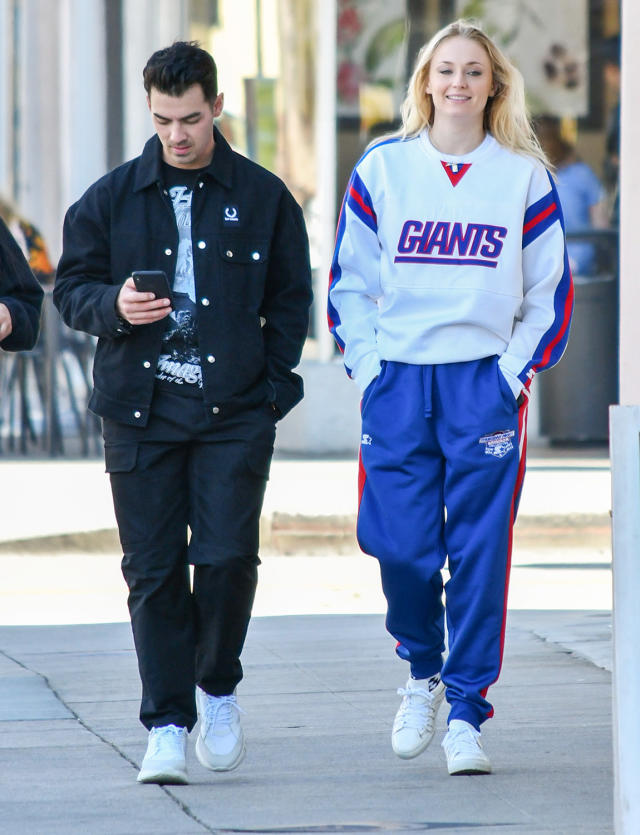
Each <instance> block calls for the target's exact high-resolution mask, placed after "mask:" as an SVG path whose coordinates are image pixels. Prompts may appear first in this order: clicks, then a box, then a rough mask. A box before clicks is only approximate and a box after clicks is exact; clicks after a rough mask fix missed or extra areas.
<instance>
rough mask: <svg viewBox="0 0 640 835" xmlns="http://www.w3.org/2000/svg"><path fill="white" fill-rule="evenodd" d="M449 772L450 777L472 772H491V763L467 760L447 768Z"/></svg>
mask: <svg viewBox="0 0 640 835" xmlns="http://www.w3.org/2000/svg"><path fill="white" fill-rule="evenodd" d="M448 770H449V774H450V775H451V776H452V777H461V776H465V775H472V774H491V765H490V764H489V763H482V762H467V763H461V764H460V765H457V766H453V768H449V769H448Z"/></svg>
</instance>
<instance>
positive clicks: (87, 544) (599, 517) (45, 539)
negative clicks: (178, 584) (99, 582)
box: [0, 512, 611, 555]
mask: <svg viewBox="0 0 640 835" xmlns="http://www.w3.org/2000/svg"><path fill="white" fill-rule="evenodd" d="M355 531H356V517H355V515H348V514H347V515H342V516H340V515H328V516H308V515H303V514H290V513H278V512H274V513H271V514H263V516H262V517H261V519H260V547H261V550H262V551H264V552H265V553H276V554H283V555H287V554H288V555H292V554H300V553H304V554H326V553H331V554H346V553H349V554H350V553H353V552H354V550H356V551H357V550H358V545H357V542H356V534H355ZM514 539H515V540H516V544H517V545H519V546H521V547H542V546H547V547H549V546H553V545H558V546H563V547H568V546H569V547H570V546H579V545H592V546H594V547H607V546H608V545H609V544H610V541H611V520H610V517H609V515H608V514H576V513H569V514H566V515H548V516H520V517H519V518H518V521H517V524H516V527H515V531H514ZM114 551H116V552H119V551H120V541H119V539H118V532H117V530H116V529H115V528H105V529H101V530H95V531H73V532H69V533H63V534H52V535H44V536H34V537H29V538H25V539H17V540H5V541H0V554H7V553H11V554H15V553H29V554H47V553H53V554H56V553H62V552H87V553H113V552H114Z"/></svg>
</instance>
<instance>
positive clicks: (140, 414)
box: [133, 411, 142, 418]
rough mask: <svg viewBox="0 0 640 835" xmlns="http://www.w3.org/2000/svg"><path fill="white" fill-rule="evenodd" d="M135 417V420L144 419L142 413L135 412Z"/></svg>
mask: <svg viewBox="0 0 640 835" xmlns="http://www.w3.org/2000/svg"><path fill="white" fill-rule="evenodd" d="M133 416H134V418H139V417H142V412H138V411H135V412H134V413H133Z"/></svg>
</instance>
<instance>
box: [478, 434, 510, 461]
mask: <svg viewBox="0 0 640 835" xmlns="http://www.w3.org/2000/svg"><path fill="white" fill-rule="evenodd" d="M515 434H516V433H515V431H514V430H513V429H507V430H505V431H504V432H494V433H493V435H484V436H483V437H482V438H480V440H479V441H478V443H479V444H484V454H485V455H493V456H494V458H504V457H505V455H506V454H507V453H509V452H511V450H512V449H513V444H512V442H511V438H513V436H514V435H515Z"/></svg>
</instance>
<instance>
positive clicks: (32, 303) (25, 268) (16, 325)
mask: <svg viewBox="0 0 640 835" xmlns="http://www.w3.org/2000/svg"><path fill="white" fill-rule="evenodd" d="M43 295H44V293H43V291H42V288H41V287H40V285H39V284H38V282H37V281H36V279H35V278H34V276H33V273H32V272H31V270H30V269H29V265H28V264H27V262H26V261H25V259H24V255H23V254H22V252H21V251H20V247H19V246H18V244H17V243H16V241H15V239H14V237H13V235H12V234H11V232H9V230H8V229H7V227H6V225H5V224H4V222H3V221H1V220H0V348H3V349H4V350H5V351H28V350H30V349H31V348H33V346H34V345H35V344H36V340H37V338H38V331H39V327H40V309H41V307H42V297H43Z"/></svg>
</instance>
